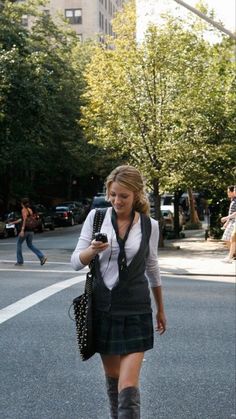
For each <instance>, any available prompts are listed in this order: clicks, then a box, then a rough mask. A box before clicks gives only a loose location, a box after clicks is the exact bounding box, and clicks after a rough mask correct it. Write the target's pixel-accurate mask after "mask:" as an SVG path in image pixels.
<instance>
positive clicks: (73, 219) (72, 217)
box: [53, 204, 81, 226]
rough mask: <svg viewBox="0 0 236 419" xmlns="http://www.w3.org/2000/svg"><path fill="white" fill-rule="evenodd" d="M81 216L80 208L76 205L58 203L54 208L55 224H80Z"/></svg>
mask: <svg viewBox="0 0 236 419" xmlns="http://www.w3.org/2000/svg"><path fill="white" fill-rule="evenodd" d="M80 217H81V212H80V209H78V208H76V207H75V206H74V205H62V204H60V205H57V206H56V207H54V208H53V219H54V223H55V225H58V226H63V225H70V226H73V225H75V224H79V222H80Z"/></svg>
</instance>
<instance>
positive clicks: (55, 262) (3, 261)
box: [0, 259, 71, 266]
mask: <svg viewBox="0 0 236 419" xmlns="http://www.w3.org/2000/svg"><path fill="white" fill-rule="evenodd" d="M0 263H5V264H7V263H9V264H12V263H13V264H15V263H16V261H15V260H7V259H1V260H0ZM28 263H29V264H33V265H34V264H35V265H36V264H37V265H38V264H39V261H38V260H25V265H26V264H28ZM48 264H53V265H70V266H71V262H59V261H50V260H47V265H48Z"/></svg>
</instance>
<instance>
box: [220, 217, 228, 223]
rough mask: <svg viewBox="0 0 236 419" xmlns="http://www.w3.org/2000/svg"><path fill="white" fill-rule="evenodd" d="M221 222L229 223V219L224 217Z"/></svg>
mask: <svg viewBox="0 0 236 419" xmlns="http://www.w3.org/2000/svg"><path fill="white" fill-rule="evenodd" d="M220 221H221V222H222V223H225V222H226V221H228V217H222V218H221V219H220Z"/></svg>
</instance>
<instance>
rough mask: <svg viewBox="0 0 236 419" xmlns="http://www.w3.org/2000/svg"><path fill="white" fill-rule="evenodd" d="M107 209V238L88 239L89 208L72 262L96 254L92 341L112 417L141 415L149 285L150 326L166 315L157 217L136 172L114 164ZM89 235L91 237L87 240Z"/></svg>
mask: <svg viewBox="0 0 236 419" xmlns="http://www.w3.org/2000/svg"><path fill="white" fill-rule="evenodd" d="M106 194H107V199H108V200H109V201H110V202H111V205H112V207H111V208H108V209H107V210H106V214H105V217H104V220H103V223H102V226H101V232H103V233H107V236H108V243H102V242H98V241H96V240H92V230H93V221H94V216H95V210H91V211H90V213H89V214H88V216H87V218H86V220H85V222H84V225H83V228H82V231H81V235H80V238H79V241H78V244H77V246H76V249H75V250H74V252H73V254H72V257H71V262H72V266H73V268H74V269H75V270H80V269H82V268H84V266H86V265H88V264H89V263H90V262H91V260H92V259H93V258H95V269H96V275H95V279H94V284H93V304H94V333H95V336H94V338H95V346H96V352H98V353H99V354H100V356H101V359H102V364H103V368H104V372H105V378H106V387H107V393H108V398H109V403H110V412H111V417H112V418H113V419H117V418H119V419H121V418H122V419H130V418H132V419H139V418H140V392H139V375H140V370H141V366H142V362H143V358H144V352H145V351H147V350H149V349H151V348H153V323H152V309H151V299H150V292H149V286H148V282H149V285H150V287H151V290H152V293H153V296H154V300H155V304H156V315H155V319H156V325H155V329H156V330H157V331H158V332H159V333H160V334H163V333H164V332H165V330H166V318H165V313H164V305H163V300H162V288H161V279H160V272H159V266H158V260H157V249H158V236H159V227H158V222H157V221H156V220H154V219H152V218H150V217H149V215H148V214H149V202H148V199H147V197H146V193H145V190H144V183H143V179H142V176H141V174H140V172H139V171H138V170H137V169H136V168H134V167H132V166H128V165H123V166H119V167H117V168H116V169H114V170H113V171H112V172H111V173H110V175H109V176H108V177H107V181H106ZM91 240H92V241H91Z"/></svg>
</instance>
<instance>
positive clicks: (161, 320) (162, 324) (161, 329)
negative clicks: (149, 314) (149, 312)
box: [156, 311, 166, 335]
mask: <svg viewBox="0 0 236 419" xmlns="http://www.w3.org/2000/svg"><path fill="white" fill-rule="evenodd" d="M156 319H157V325H156V331H157V332H158V333H159V334H160V335H163V333H165V331H166V316H165V313H164V311H158V312H157V315H156Z"/></svg>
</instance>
